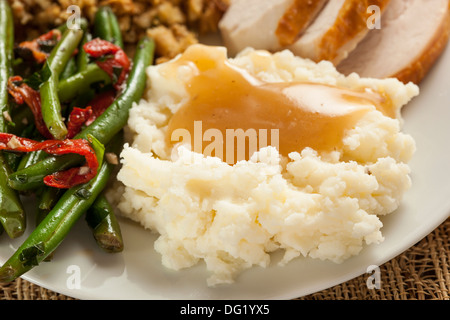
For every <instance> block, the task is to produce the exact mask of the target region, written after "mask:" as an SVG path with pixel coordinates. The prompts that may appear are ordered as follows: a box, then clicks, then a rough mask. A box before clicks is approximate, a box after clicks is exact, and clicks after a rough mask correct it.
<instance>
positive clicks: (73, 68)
mask: <svg viewBox="0 0 450 320" xmlns="http://www.w3.org/2000/svg"><path fill="white" fill-rule="evenodd" d="M76 73H77V61H76V59H75V57H71V58H70V59H69V61H67V64H66V67H65V68H64V70H63V72H62V73H61V75H60V76H59V81H61V80H64V79H67V78H69V77H71V76H73V75H74V74H76Z"/></svg>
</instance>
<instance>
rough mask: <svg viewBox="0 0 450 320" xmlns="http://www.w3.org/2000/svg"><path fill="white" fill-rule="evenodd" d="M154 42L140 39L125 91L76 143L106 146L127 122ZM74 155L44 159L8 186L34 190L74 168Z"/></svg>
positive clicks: (17, 174)
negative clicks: (95, 141)
mask: <svg viewBox="0 0 450 320" xmlns="http://www.w3.org/2000/svg"><path fill="white" fill-rule="evenodd" d="M154 48H155V47H154V41H153V40H152V39H151V38H147V37H145V38H143V39H141V40H140V41H139V43H138V47H137V51H136V55H135V56H134V59H133V67H132V69H131V72H130V74H129V75H128V78H127V83H126V89H125V90H124V91H123V93H122V94H121V95H120V96H119V97H118V98H117V99H116V100H115V101H114V102H113V103H112V105H111V106H110V107H109V108H108V109H107V110H106V111H105V112H104V113H103V114H102V115H101V116H99V117H98V118H97V119H96V120H95V121H94V122H93V123H92V124H91V125H89V126H88V127H86V128H84V129H83V130H82V131H81V132H80V133H79V134H78V135H77V136H75V139H86V138H87V136H88V135H92V136H94V137H96V138H97V139H98V140H99V141H100V142H101V143H103V144H107V143H108V142H109V141H110V140H111V139H112V138H113V137H114V136H115V135H116V134H117V133H118V132H119V131H121V130H122V128H123V127H124V126H125V125H126V123H127V121H128V113H129V110H130V108H131V107H132V105H133V103H135V102H138V101H139V100H140V99H141V97H142V95H143V93H144V90H145V87H146V79H147V78H146V77H147V76H146V72H145V71H146V68H147V67H148V66H149V65H150V64H152V62H153V57H154ZM83 159H84V158H83V157H80V156H77V155H72V154H68V155H62V156H59V157H54V156H50V157H47V158H46V159H44V160H42V161H40V162H38V163H36V164H35V165H32V166H30V167H28V168H27V169H24V170H20V171H17V172H15V173H14V174H12V175H11V176H10V177H9V184H10V185H11V186H12V187H13V188H14V189H16V190H29V189H35V188H38V187H40V186H42V185H43V178H44V177H45V176H46V175H48V174H51V173H54V172H56V171H60V170H64V169H66V168H69V167H71V166H76V165H78V164H80V163H82V161H83Z"/></svg>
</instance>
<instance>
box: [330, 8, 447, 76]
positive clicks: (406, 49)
mask: <svg viewBox="0 0 450 320" xmlns="http://www.w3.org/2000/svg"><path fill="white" fill-rule="evenodd" d="M449 7H450V1H449V0H392V1H391V4H390V5H389V6H388V8H387V10H386V12H385V14H384V15H383V17H382V19H381V29H379V30H376V29H374V30H372V31H371V32H370V34H369V35H368V36H367V37H366V38H365V39H364V40H363V41H362V42H361V43H360V44H359V46H358V47H357V48H356V49H355V50H354V51H353V52H352V53H351V54H350V55H349V57H348V58H347V59H346V60H344V61H343V62H342V63H341V64H340V65H338V70H339V71H340V72H342V73H344V74H349V73H351V72H356V73H358V74H359V75H360V76H362V77H373V78H387V77H396V78H398V79H399V80H400V81H402V82H404V83H407V82H410V81H411V82H414V83H416V84H418V83H420V81H421V80H422V79H423V78H424V76H425V75H426V73H427V72H428V70H429V69H430V68H431V66H432V65H433V64H434V62H435V60H436V59H437V58H438V57H439V56H440V54H441V53H442V51H443V49H444V48H445V46H446V44H447V42H448V39H449V33H450V9H449Z"/></svg>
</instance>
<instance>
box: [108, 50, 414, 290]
mask: <svg viewBox="0 0 450 320" xmlns="http://www.w3.org/2000/svg"><path fill="white" fill-rule="evenodd" d="M215 50H225V49H224V48H216V49H215ZM170 63H173V62H168V63H166V64H170ZM230 63H232V64H234V65H235V66H238V67H241V68H244V69H246V70H247V71H248V72H250V73H251V74H252V75H254V76H255V77H257V78H259V79H260V80H263V81H266V82H290V81H309V82H317V83H323V84H330V85H337V86H341V87H345V88H351V89H353V88H360V87H362V86H365V87H369V88H373V89H374V90H378V91H382V92H385V93H386V94H387V95H388V96H389V97H390V99H391V100H392V102H393V104H394V107H395V109H396V112H397V115H398V116H397V119H394V118H390V117H386V116H384V115H383V114H382V113H381V112H379V111H377V110H375V109H374V110H371V111H369V112H367V113H366V114H365V116H363V117H362V118H361V119H360V120H359V121H358V123H357V125H356V127H354V128H352V129H350V130H348V131H347V132H346V134H345V137H344V140H343V148H342V150H338V151H333V152H328V153H318V152H317V151H315V150H312V149H310V148H306V149H304V150H299V151H298V152H293V153H291V154H290V155H289V158H286V157H283V156H281V155H280V154H279V153H278V152H277V149H276V148H273V147H267V148H263V149H261V150H260V151H259V152H257V153H255V154H254V155H253V156H252V157H251V159H250V160H249V161H240V162H238V163H237V164H236V165H233V166H230V165H228V164H227V163H225V162H223V161H222V160H221V159H219V158H215V157H204V156H203V155H202V154H199V153H194V152H192V151H190V150H189V148H187V147H186V146H179V147H177V148H171V147H170V146H169V145H167V144H166V142H165V139H164V137H165V134H166V130H167V126H168V121H169V119H170V117H171V115H172V114H174V113H175V112H176V111H177V110H178V109H179V108H180V106H182V105H183V103H184V102H185V101H186V99H187V93H186V88H185V81H186V80H187V79H189V78H190V77H192V75H193V74H194V73H195V72H196V71H195V70H194V68H186V67H183V68H180V70H178V73H177V75H176V76H175V77H173V76H168V74H167V73H165V72H162V70H163V68H164V66H165V65H166V64H161V65H158V66H152V67H150V68H149V69H148V81H149V85H148V88H149V89H148V91H147V95H146V96H145V99H143V100H142V101H141V102H140V103H139V104H137V105H135V106H134V107H133V108H132V110H131V113H130V118H129V122H128V127H127V128H126V129H127V138H128V141H129V143H128V144H127V145H126V146H125V148H124V151H123V152H122V154H121V161H122V164H123V166H122V168H121V170H120V172H119V174H118V176H117V179H118V182H117V185H116V186H115V187H114V188H113V189H111V190H109V193H108V197H109V199H110V200H111V201H112V202H114V203H116V205H117V208H118V209H119V211H120V214H122V215H123V216H124V217H127V218H129V219H132V220H134V221H137V222H138V223H140V224H141V225H142V226H143V227H144V228H146V229H148V230H151V231H152V232H155V233H156V234H158V235H159V237H158V239H157V241H156V242H155V243H154V246H155V249H156V250H157V252H159V253H160V254H161V257H162V263H163V265H164V266H166V267H167V268H170V269H174V270H180V269H183V268H188V267H191V266H194V265H195V264H197V263H198V262H199V261H202V260H203V261H204V262H205V263H206V267H207V270H208V271H209V272H210V274H211V275H210V277H209V278H208V280H207V282H208V285H210V286H214V285H218V284H226V283H232V282H233V281H235V279H236V276H237V275H238V274H239V273H240V272H242V271H243V270H245V269H248V268H251V267H252V266H261V267H266V266H268V265H269V264H270V257H271V255H270V253H271V252H274V251H275V250H283V251H284V258H283V259H282V260H281V264H286V263H288V262H289V261H291V260H292V259H294V258H297V257H306V258H315V259H323V260H331V261H334V262H336V263H341V262H343V261H344V260H345V259H347V258H349V257H351V256H354V255H357V254H358V253H360V251H361V250H362V249H363V247H364V246H365V245H369V244H376V243H380V242H382V241H383V235H382V233H381V228H382V223H381V221H380V216H382V215H386V214H389V213H391V212H393V211H395V210H396V209H397V208H398V206H399V205H400V202H401V199H402V196H403V194H404V193H405V191H406V190H407V189H408V188H409V187H410V185H411V180H410V177H409V173H410V168H409V166H408V164H407V163H408V161H409V160H410V159H411V157H412V156H413V154H414V151H415V143H414V140H413V138H412V137H411V136H409V135H407V134H405V133H402V132H401V126H402V120H401V117H400V109H401V107H402V106H403V105H405V104H406V103H408V102H409V101H410V100H411V99H412V98H413V97H414V96H416V95H417V94H418V87H417V86H415V85H413V84H408V85H404V84H402V83H400V82H399V81H397V80H395V79H386V80H375V79H362V78H360V77H358V76H357V75H356V74H353V75H350V76H348V77H345V76H343V75H341V74H339V73H338V72H337V71H336V70H335V68H334V67H333V66H332V64H331V63H329V62H321V63H319V64H316V63H313V62H311V61H309V60H304V59H301V58H298V57H295V56H294V55H293V54H292V53H291V52H289V51H283V52H279V53H275V54H270V53H268V52H265V51H255V50H253V49H247V50H244V51H243V52H241V53H240V54H239V55H238V56H237V57H236V58H234V59H230ZM149 245H152V244H150V243H149Z"/></svg>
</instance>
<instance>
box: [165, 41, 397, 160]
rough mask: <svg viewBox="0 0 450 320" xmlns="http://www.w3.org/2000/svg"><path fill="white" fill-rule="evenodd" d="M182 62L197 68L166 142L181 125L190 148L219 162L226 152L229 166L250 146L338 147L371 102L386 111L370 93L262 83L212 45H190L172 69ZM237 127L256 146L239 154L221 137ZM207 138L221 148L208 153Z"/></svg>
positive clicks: (176, 138)
mask: <svg viewBox="0 0 450 320" xmlns="http://www.w3.org/2000/svg"><path fill="white" fill-rule="evenodd" d="M181 65H191V66H195V67H196V69H197V70H198V72H197V73H196V74H195V75H194V76H193V77H192V78H191V79H190V81H189V82H188V83H186V89H187V91H188V93H189V97H190V99H189V100H188V102H187V103H185V104H184V105H183V106H181V108H180V109H179V110H178V111H177V112H176V113H175V114H174V115H173V116H172V117H171V119H170V121H169V125H168V131H167V136H166V139H167V142H168V143H170V144H176V143H178V142H180V141H179V140H180V136H176V135H173V134H174V132H175V130H177V129H180V128H182V129H185V130H187V131H188V132H189V133H190V137H191V141H190V142H191V146H192V147H193V148H192V149H193V150H194V151H196V152H201V153H204V154H205V155H211V156H218V157H221V158H222V160H224V161H225V159H224V155H227V159H226V162H227V163H229V164H233V163H236V162H237V161H239V160H244V159H243V158H245V160H248V159H249V156H251V154H253V151H256V150H255V148H256V149H260V148H261V147H265V146H267V145H274V146H276V147H277V149H278V150H279V152H280V154H282V155H284V156H287V155H288V154H289V153H291V152H293V151H301V150H302V149H304V148H305V147H311V148H313V149H315V150H317V151H319V152H320V151H332V150H337V149H339V148H340V147H341V145H342V139H343V137H344V134H345V131H346V130H348V129H351V128H352V127H354V125H355V124H356V122H357V121H358V120H359V119H360V118H361V117H362V116H363V115H364V114H365V113H366V112H368V111H369V110H371V109H373V107H374V106H375V107H377V108H381V109H382V110H381V111H383V112H386V111H388V110H389V109H388V108H387V107H386V106H387V105H389V104H388V103H387V99H386V98H385V97H384V96H383V95H381V94H378V93H376V92H374V91H369V90H364V91H354V90H348V89H343V88H338V87H334V86H329V85H323V84H315V83H303V82H289V83H266V82H262V81H260V80H258V79H256V78H255V77H253V76H251V75H250V74H249V73H248V72H246V71H244V70H241V69H239V68H237V67H234V66H233V65H231V64H230V63H229V62H228V61H227V57H226V54H225V52H223V51H219V50H217V49H215V48H213V47H207V46H193V47H190V48H189V49H188V50H187V51H186V52H185V53H184V54H183V55H182V56H181V57H180V58H179V60H177V62H176V63H175V67H178V66H181ZM383 108H385V109H384V110H383ZM196 124H197V125H196ZM199 124H200V128H199V126H198V125H199ZM210 129H211V130H214V131H211V130H210ZM237 129H242V130H243V131H244V132H246V133H248V135H247V136H246V138H247V139H248V140H247V141H248V143H249V144H251V141H250V140H251V139H256V141H257V144H258V145H257V146H256V147H254V148H253V149H252V152H250V151H249V150H246V152H245V156H241V157H240V158H239V157H238V156H237V155H236V152H237V151H236V144H234V142H236V141H231V142H230V141H229V139H228V140H226V138H229V137H230V136H231V138H232V140H236V139H234V138H236V137H234V138H233V136H232V135H231V134H230V131H231V132H232V131H234V133H236V130H237ZM208 130H209V132H210V133H211V132H212V133H214V134H213V135H212V136H214V139H212V137H211V135H209V137H207V139H205V137H204V136H203V135H204V134H205V133H206V132H207V131H208ZM250 133H253V137H252V135H251V134H250ZM199 135H200V137H199ZM218 139H219V140H218ZM206 140H207V141H213V140H214V141H215V143H217V144H216V146H220V147H221V148H223V150H218V149H217V148H213V149H215V151H211V145H210V146H208V144H212V142H205V141H206ZM269 140H270V142H271V143H269ZM253 142H254V141H253ZM250 147H251V146H250ZM227 148H228V151H230V148H232V155H233V157H229V156H228V155H229V153H228V154H227ZM247 149H248V148H247ZM205 151H207V152H205ZM231 158H233V159H231Z"/></svg>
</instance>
